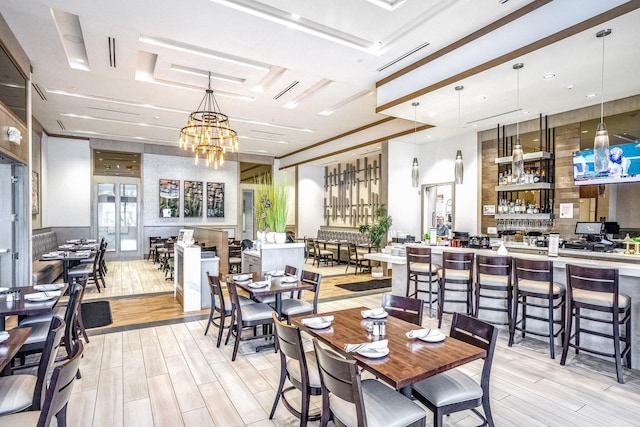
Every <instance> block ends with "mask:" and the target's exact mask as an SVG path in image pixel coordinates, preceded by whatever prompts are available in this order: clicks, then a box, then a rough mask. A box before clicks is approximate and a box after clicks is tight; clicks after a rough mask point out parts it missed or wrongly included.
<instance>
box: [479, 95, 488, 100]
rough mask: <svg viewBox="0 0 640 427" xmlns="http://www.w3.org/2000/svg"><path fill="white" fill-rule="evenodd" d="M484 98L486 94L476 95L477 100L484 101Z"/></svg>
mask: <svg viewBox="0 0 640 427" xmlns="http://www.w3.org/2000/svg"><path fill="white" fill-rule="evenodd" d="M485 99H487V97H486V96H483V95H481V96H479V97H478V100H479V101H484V100H485Z"/></svg>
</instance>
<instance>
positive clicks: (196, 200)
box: [184, 181, 202, 218]
mask: <svg viewBox="0 0 640 427" xmlns="http://www.w3.org/2000/svg"><path fill="white" fill-rule="evenodd" d="M184 217H185V218H198V217H202V182H200V181H185V182H184Z"/></svg>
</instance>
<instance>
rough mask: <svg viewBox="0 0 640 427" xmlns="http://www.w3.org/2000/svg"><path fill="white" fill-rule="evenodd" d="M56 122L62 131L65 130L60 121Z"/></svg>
mask: <svg viewBox="0 0 640 427" xmlns="http://www.w3.org/2000/svg"><path fill="white" fill-rule="evenodd" d="M56 121H57V122H58V126H60V129H62V130H66V129H67V128H65V127H64V123H62V122H61V121H60V120H56Z"/></svg>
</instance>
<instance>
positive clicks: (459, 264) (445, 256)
mask: <svg viewBox="0 0 640 427" xmlns="http://www.w3.org/2000/svg"><path fill="white" fill-rule="evenodd" d="M474 255H475V254H474V253H473V252H465V253H463V252H443V253H442V278H443V280H444V281H445V282H452V283H466V282H468V283H471V280H472V278H473V260H474ZM447 270H458V271H468V272H469V277H468V279H464V280H463V279H448V278H447Z"/></svg>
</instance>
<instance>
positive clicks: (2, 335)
mask: <svg viewBox="0 0 640 427" xmlns="http://www.w3.org/2000/svg"><path fill="white" fill-rule="evenodd" d="M8 339H9V332H7V331H1V332H0V342H4V341H6V340H8Z"/></svg>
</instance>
